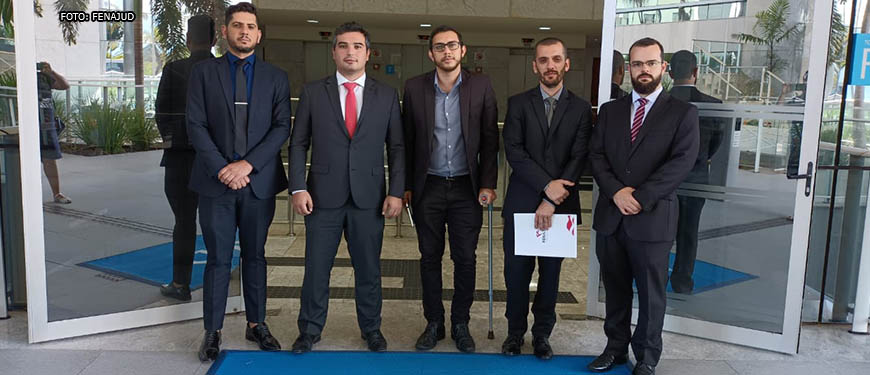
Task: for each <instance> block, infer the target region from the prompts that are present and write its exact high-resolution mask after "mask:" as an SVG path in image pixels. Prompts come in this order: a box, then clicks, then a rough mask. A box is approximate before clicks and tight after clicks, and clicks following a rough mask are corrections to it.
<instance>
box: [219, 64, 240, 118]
mask: <svg viewBox="0 0 870 375" xmlns="http://www.w3.org/2000/svg"><path fill="white" fill-rule="evenodd" d="M217 76H218V80H219V81H220V82H221V87H222V88H223V89H224V99H226V102H227V109H229V111H230V119H231V120H230V121H231V122H232V123H233V124H235V123H236V116H235V114H236V104H235V100H234V98H233V97H234V96H235V95H234V94H233V84H232V83H231V82H230V71H229V62H228V61H227V57H226V56H223V57H221V58H219V59H217Z"/></svg>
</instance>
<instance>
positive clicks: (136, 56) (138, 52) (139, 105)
mask: <svg viewBox="0 0 870 375" xmlns="http://www.w3.org/2000/svg"><path fill="white" fill-rule="evenodd" d="M133 9H134V11H135V12H136V20H135V21H133V64H134V75H135V84H136V111H137V112H139V113H140V114H142V115H144V113H145V86H144V84H145V75H144V72H143V70H144V65H145V62H144V58H143V53H144V51H142V0H135V1H134V2H133Z"/></svg>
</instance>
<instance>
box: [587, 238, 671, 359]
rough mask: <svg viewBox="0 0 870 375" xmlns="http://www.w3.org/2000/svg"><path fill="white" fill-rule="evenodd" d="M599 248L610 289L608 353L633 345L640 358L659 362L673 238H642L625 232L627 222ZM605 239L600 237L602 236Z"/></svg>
mask: <svg viewBox="0 0 870 375" xmlns="http://www.w3.org/2000/svg"><path fill="white" fill-rule="evenodd" d="M603 237H604V246H596V249H595V250H596V255H597V256H598V262H599V263H600V264H601V275H602V277H603V279H604V288H605V291H606V301H605V304H606V313H605V314H606V317H605V319H604V333H605V334H606V335H607V347H606V348H605V352H609V353H612V354H614V355H621V354H625V353H627V352H628V346H629V343H630V344H631V348H632V350H633V351H634V356H635V358H636V359H637V360H638V362H644V363H648V364H651V365H653V366H655V365H656V364H658V362H659V358H660V357H661V353H662V325H663V324H664V319H665V305H666V302H667V300H666V298H667V283H668V256H669V253H670V251H671V245H673V241H658V242H648V241H638V240H634V239H632V238H630V237H629V236H628V234H626V231H625V227H624V226H623V224H622V223H620V224H619V226H618V227H617V228H616V231H614V232H613V234H611V235H609V236H603ZM599 238H600V237H599ZM632 281H634V283H636V285H637V298H638V317H637V327H636V328H635V330H634V335H632V334H631V311H632V299H633V298H634V292H633V289H632Z"/></svg>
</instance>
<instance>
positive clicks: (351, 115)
mask: <svg viewBox="0 0 870 375" xmlns="http://www.w3.org/2000/svg"><path fill="white" fill-rule="evenodd" d="M342 85H344V88H345V89H347V95H346V96H345V97H344V125H345V126H347V134H348V135H350V137H351V138H353V133H354V132H355V131H356V94H355V93H354V92H353V89H354V88H356V83H355V82H345V83H343V84H342Z"/></svg>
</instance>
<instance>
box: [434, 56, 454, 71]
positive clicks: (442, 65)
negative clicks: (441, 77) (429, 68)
mask: <svg viewBox="0 0 870 375" xmlns="http://www.w3.org/2000/svg"><path fill="white" fill-rule="evenodd" d="M435 66H437V67H438V68H439V69H441V70H443V71H445V72H452V71H454V70H456V69H459V60H458V59H455V58H454V59H453V61H452V62H446V61H442V60H438V61H436V62H435Z"/></svg>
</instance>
